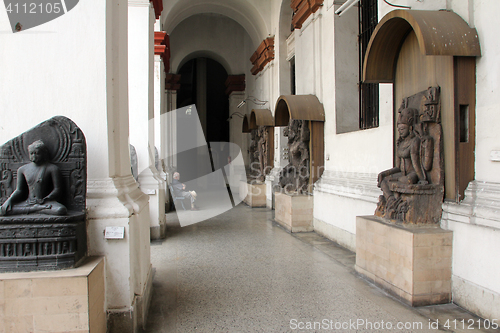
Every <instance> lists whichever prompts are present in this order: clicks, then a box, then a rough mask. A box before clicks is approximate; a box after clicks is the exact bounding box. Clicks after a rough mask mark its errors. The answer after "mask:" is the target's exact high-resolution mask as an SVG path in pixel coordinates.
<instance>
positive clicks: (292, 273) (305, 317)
mask: <svg viewBox="0 0 500 333" xmlns="http://www.w3.org/2000/svg"><path fill="white" fill-rule="evenodd" d="M200 208H201V210H200V212H202V211H203V206H202V207H200ZM167 221H168V224H169V228H168V231H167V232H168V236H167V238H166V239H164V240H163V241H156V242H153V243H152V246H151V261H152V264H153V267H154V268H155V276H154V281H153V296H152V300H151V305H150V312H149V316H148V321H147V325H146V332H151V333H153V332H169V333H170V332H389V331H391V332H438V331H453V332H471V331H474V332H493V330H491V331H487V330H479V329H475V330H470V329H467V325H465V329H461V328H462V327H461V320H462V319H464V320H465V323H467V321H468V320H474V321H477V320H478V318H477V317H474V316H473V315H471V314H470V313H468V312H466V311H464V310H462V309H461V308H459V307H457V306H455V305H453V304H447V305H441V306H429V307H420V308H411V307H409V306H407V305H405V304H403V303H401V302H399V301H398V300H397V299H394V298H392V297H391V296H389V295H387V294H386V293H385V292H384V291H382V290H381V289H379V288H377V287H375V286H374V285H372V284H370V283H368V282H367V281H365V280H364V279H362V278H361V277H360V276H358V275H357V274H356V272H355V271H354V263H355V254H354V253H352V252H350V251H348V250H345V249H344V248H341V247H339V246H338V245H336V244H335V243H333V242H331V241H329V240H327V239H325V238H323V237H321V236H319V235H317V234H316V233H314V232H312V233H297V234H290V233H288V232H287V231H286V230H284V229H283V228H281V227H280V226H279V225H277V224H276V223H274V222H273V211H272V210H270V209H266V208H253V209H252V208H249V207H247V206H245V205H244V204H240V205H238V206H237V207H236V208H233V209H232V210H230V211H228V212H226V213H224V214H222V215H219V216H216V217H214V218H211V219H209V220H206V221H204V222H200V223H196V224H193V225H189V226H187V227H183V228H181V227H179V226H178V222H177V220H176V213H175V212H171V213H169V214H167ZM454 319H455V320H457V321H456V322H455V327H453V326H451V329H450V328H447V327H445V326H444V325H445V324H446V321H447V320H448V321H449V322H448V323H453V320H454ZM457 322H458V325H456V323H457ZM398 323H400V324H398ZM401 324H402V325H404V326H403V327H401V326H398V325H401ZM429 325H431V326H429ZM405 326H406V328H405ZM457 326H458V327H457Z"/></svg>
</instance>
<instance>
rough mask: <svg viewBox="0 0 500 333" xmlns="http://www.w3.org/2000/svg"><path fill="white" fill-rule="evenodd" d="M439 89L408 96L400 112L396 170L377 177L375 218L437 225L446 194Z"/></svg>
mask: <svg viewBox="0 0 500 333" xmlns="http://www.w3.org/2000/svg"><path fill="white" fill-rule="evenodd" d="M439 94H440V90H439V87H431V88H429V89H428V90H426V91H422V92H420V93H418V94H415V95H412V96H410V97H407V98H405V99H404V100H403V102H402V104H401V107H400V108H399V110H398V114H399V115H398V120H397V130H398V133H399V138H398V140H397V142H396V158H395V164H396V165H395V167H394V168H392V169H389V170H385V171H383V172H381V173H380V174H379V175H378V186H379V187H380V188H381V189H382V192H383V195H382V196H380V198H379V202H378V205H377V210H376V211H375V215H377V216H380V217H385V218H388V219H392V220H397V221H400V222H402V223H406V224H435V223H439V220H440V218H441V204H442V201H443V194H444V169H443V163H444V161H443V148H442V146H443V145H442V136H443V134H442V128H441V124H440V122H441V115H440V96H439Z"/></svg>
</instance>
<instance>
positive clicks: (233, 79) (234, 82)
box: [226, 74, 245, 95]
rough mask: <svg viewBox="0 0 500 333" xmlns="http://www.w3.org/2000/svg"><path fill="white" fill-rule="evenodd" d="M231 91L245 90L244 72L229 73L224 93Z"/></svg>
mask: <svg viewBox="0 0 500 333" xmlns="http://www.w3.org/2000/svg"><path fill="white" fill-rule="evenodd" d="M233 91H245V74H241V75H229V76H228V77H227V79H226V94H227V95H229V94H230V93H232V92H233Z"/></svg>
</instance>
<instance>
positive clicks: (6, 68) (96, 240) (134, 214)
mask: <svg viewBox="0 0 500 333" xmlns="http://www.w3.org/2000/svg"><path fill="white" fill-rule="evenodd" d="M65 15H68V16H67V17H61V18H59V19H57V20H53V21H50V22H47V23H45V24H42V25H40V26H38V27H34V28H32V29H30V30H29V31H26V32H20V33H16V34H12V33H9V31H10V24H9V21H8V17H7V13H6V12H5V11H0V31H2V32H3V33H1V34H0V45H8V47H2V51H1V52H0V73H2V75H0V100H2V111H1V113H2V115H5V116H6V115H9V116H8V120H9V121H8V123H5V122H4V123H3V124H2V126H0V142H1V143H3V142H6V141H8V140H10V139H12V138H13V137H15V136H17V135H19V134H21V133H23V132H25V131H26V130H29V129H30V128H31V127H33V126H35V125H37V124H38V123H40V122H42V121H45V120H47V119H49V118H51V117H53V116H54V115H64V116H66V117H68V118H70V119H71V120H73V121H74V122H75V123H76V124H77V125H78V126H79V127H80V128H81V129H82V131H83V133H84V135H85V138H86V141H87V152H88V153H87V179H88V183H87V200H86V201H87V223H88V227H87V239H88V254H89V255H90V256H104V257H105V304H106V309H105V310H106V311H107V314H108V316H107V318H108V331H109V332H131V331H133V330H134V327H135V326H137V323H141V322H142V319H141V318H143V317H142V316H138V314H139V313H140V312H141V311H139V308H140V307H141V306H142V305H143V304H144V302H143V300H144V298H147V297H148V295H149V294H150V290H151V284H150V281H151V278H152V274H151V262H150V251H149V250H150V247H149V224H148V221H149V206H148V197H147V196H146V195H144V194H143V193H142V192H141V191H140V190H139V188H138V187H137V184H136V183H135V181H134V179H133V178H132V174H131V172H130V156H129V146H128V141H129V140H128V139H129V124H128V87H127V82H128V68H127V62H128V55H127V51H128V49H127V30H128V27H127V17H128V14H127V1H126V0H107V1H102V0H86V1H80V2H79V3H78V4H77V5H76V6H75V7H74V8H73V9H72V10H71V11H70V12H68V13H67V14H65ZM70 16H71V19H69V18H70ZM82 27H91V28H90V29H86V31H85V33H84V34H83V35H82ZM47 32H50V33H47ZM75 36H81V37H82V38H77V39H75ZM34 49H35V50H37V52H36V53H37V55H36V58H37V60H36V61H33V59H32V57H33V52H32V51H33V50H34ZM16 77H17V78H28V77H29V80H23V81H22V82H21V81H16V80H14V81H15V82H14V81H13V78H16ZM6 124H7V125H6ZM108 226H116V227H123V228H124V230H125V237H124V238H123V239H117V240H111V239H105V238H104V230H105V228H106V227H108ZM141 310H142V309H141ZM142 313H143V314H144V316H145V315H146V311H142ZM119 327H125V329H123V330H121V329H120V328H119Z"/></svg>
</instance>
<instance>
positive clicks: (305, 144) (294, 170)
mask: <svg viewBox="0 0 500 333" xmlns="http://www.w3.org/2000/svg"><path fill="white" fill-rule="evenodd" d="M285 136H288V156H289V163H288V165H287V166H285V167H284V168H283V170H281V174H280V186H281V187H282V188H283V189H285V191H286V192H287V193H299V194H305V193H308V187H309V176H310V175H309V163H310V154H309V140H310V131H309V123H308V121H307V120H294V119H292V120H290V123H289V124H288V127H287V128H286V130H285Z"/></svg>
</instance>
